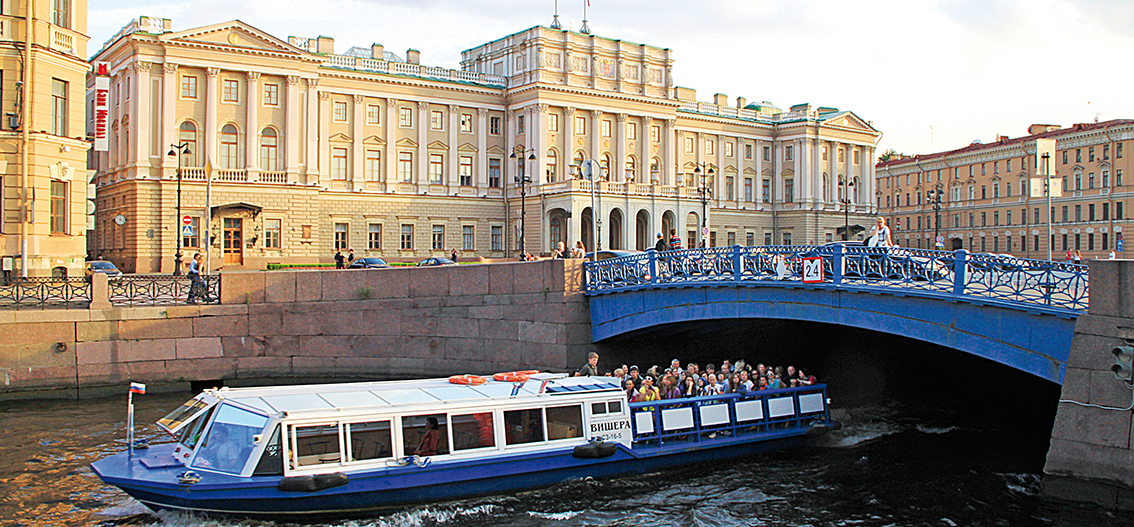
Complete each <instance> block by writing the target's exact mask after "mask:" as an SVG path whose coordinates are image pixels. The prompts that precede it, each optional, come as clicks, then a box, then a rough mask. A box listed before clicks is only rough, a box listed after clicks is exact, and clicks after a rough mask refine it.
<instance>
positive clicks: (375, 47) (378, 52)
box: [370, 44, 386, 60]
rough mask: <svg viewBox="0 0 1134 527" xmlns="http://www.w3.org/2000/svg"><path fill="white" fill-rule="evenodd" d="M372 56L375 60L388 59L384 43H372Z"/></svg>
mask: <svg viewBox="0 0 1134 527" xmlns="http://www.w3.org/2000/svg"><path fill="white" fill-rule="evenodd" d="M370 58H372V59H374V60H386V48H383V47H382V44H371V45H370Z"/></svg>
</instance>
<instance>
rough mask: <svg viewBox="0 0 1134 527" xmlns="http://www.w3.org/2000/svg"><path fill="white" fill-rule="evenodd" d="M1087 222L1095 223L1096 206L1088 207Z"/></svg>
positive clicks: (1089, 205)
mask: <svg viewBox="0 0 1134 527" xmlns="http://www.w3.org/2000/svg"><path fill="white" fill-rule="evenodd" d="M1087 221H1095V204H1094V203H1090V204H1088V205H1087Z"/></svg>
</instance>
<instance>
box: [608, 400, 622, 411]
mask: <svg viewBox="0 0 1134 527" xmlns="http://www.w3.org/2000/svg"><path fill="white" fill-rule="evenodd" d="M606 408H607V411H608V412H610V413H612V414H620V413H622V401H609V402H607V403H606Z"/></svg>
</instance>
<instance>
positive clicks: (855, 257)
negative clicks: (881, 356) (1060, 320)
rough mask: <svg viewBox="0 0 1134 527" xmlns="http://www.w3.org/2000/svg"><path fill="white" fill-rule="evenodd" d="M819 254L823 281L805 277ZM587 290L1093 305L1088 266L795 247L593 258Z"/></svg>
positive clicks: (1049, 309) (1051, 308) (1053, 308)
mask: <svg viewBox="0 0 1134 527" xmlns="http://www.w3.org/2000/svg"><path fill="white" fill-rule="evenodd" d="M811 258H816V259H819V260H820V263H821V265H822V268H823V274H822V281H820V282H817V283H804V282H803V261H804V260H805V259H811ZM585 278H586V292H587V294H588V295H596V294H605V293H616V292H620V291H628V290H635V289H650V288H667V287H697V286H713V285H726V284H734V285H745V286H776V285H778V286H788V287H815V288H825V289H843V290H871V291H876V292H877V291H879V290H881V291H890V292H894V293H899V294H902V295H921V296H937V297H942V298H943V299H948V300H957V299H958V297H960V298H964V299H966V300H967V301H971V302H977V303H988V304H1000V305H1005V306H1008V307H1015V308H1018V309H1025V310H1029V311H1039V312H1046V313H1051V314H1073V313H1078V312H1080V311H1083V310H1086V309H1087V300H1088V292H1089V288H1088V285H1089V280H1088V276H1087V266H1085V265H1076V264H1068V263H1061V262H1049V261H1047V260H1028V259H1023V258H1015V257H1009V256H998V255H992V254H982V253H978V254H972V253H969V252H968V251H965V250H957V251H932V250H923V249H907V248H904V247H900V248H899V247H847V246H843V245H837V244H836V245H823V246H810V245H792V246H756V247H741V246H733V247H714V248H708V249H691V250H676V251H662V252H656V251H652V250H651V251H647V252H644V253H640V254H635V255H632V256H625V257H621V258H611V259H609V260H602V261H599V262H587V263H586V266H585Z"/></svg>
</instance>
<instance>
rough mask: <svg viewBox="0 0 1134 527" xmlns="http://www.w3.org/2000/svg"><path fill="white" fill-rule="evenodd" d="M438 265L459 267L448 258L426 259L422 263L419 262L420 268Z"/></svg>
mask: <svg viewBox="0 0 1134 527" xmlns="http://www.w3.org/2000/svg"><path fill="white" fill-rule="evenodd" d="M438 265H457V262H454V261H452V260H450V259H448V258H440V257H434V258H426V259H424V260H422V261H420V262H417V266H418V267H433V266H438Z"/></svg>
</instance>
